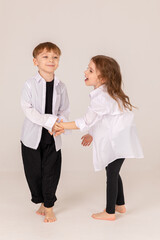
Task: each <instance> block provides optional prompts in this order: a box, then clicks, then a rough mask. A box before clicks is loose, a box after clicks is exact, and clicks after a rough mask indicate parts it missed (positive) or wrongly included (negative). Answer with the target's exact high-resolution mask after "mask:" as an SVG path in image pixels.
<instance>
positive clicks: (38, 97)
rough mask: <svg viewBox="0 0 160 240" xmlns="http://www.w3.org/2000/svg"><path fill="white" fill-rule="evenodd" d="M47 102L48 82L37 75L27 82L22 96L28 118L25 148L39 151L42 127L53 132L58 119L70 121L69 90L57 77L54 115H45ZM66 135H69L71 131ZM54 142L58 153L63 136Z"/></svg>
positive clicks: (26, 121) (24, 128)
mask: <svg viewBox="0 0 160 240" xmlns="http://www.w3.org/2000/svg"><path fill="white" fill-rule="evenodd" d="M45 101H46V81H45V80H44V79H43V78H42V77H41V75H40V74H39V73H37V75H36V76H34V77H32V78H31V79H29V80H27V81H26V82H25V84H24V87H23V91H22V95H21V106H22V109H23V111H24V114H25V116H26V118H25V120H24V124H23V128H22V133H21V141H22V143H23V144H24V145H25V146H27V147H30V148H33V149H37V147H38V145H39V142H40V139H41V134H42V127H44V128H46V129H47V130H49V131H52V127H53V125H54V123H55V122H56V120H57V118H59V120H61V119H63V121H64V122H66V121H68V117H69V112H70V111H69V99H68V94H67V89H66V87H65V84H64V83H62V82H61V81H59V80H58V78H57V77H56V76H54V90H53V103H52V114H45ZM65 133H66V134H67V133H69V130H66V131H65ZM53 137H54V136H53ZM54 140H55V146H56V150H57V151H58V150H59V149H61V145H62V143H61V136H60V135H59V136H57V137H54Z"/></svg>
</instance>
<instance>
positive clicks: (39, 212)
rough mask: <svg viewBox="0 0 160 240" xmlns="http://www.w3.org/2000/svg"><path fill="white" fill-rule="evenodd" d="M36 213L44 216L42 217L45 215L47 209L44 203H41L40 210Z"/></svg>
mask: <svg viewBox="0 0 160 240" xmlns="http://www.w3.org/2000/svg"><path fill="white" fill-rule="evenodd" d="M36 213H37V214H38V215H42V216H44V215H45V207H44V204H43V203H41V206H40V208H39V209H38V210H37V212H36Z"/></svg>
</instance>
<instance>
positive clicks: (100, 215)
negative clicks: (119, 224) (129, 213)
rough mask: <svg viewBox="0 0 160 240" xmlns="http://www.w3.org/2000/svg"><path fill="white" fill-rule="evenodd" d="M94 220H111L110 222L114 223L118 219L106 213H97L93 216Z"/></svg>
mask: <svg viewBox="0 0 160 240" xmlns="http://www.w3.org/2000/svg"><path fill="white" fill-rule="evenodd" d="M92 218H94V219H98V220H109V221H114V220H115V219H116V218H115V214H109V213H107V212H106V211H103V212H100V213H95V214H93V215H92Z"/></svg>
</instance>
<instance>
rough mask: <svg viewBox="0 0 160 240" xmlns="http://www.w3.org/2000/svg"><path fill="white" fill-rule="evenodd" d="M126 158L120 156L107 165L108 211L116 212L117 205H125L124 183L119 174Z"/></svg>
mask: <svg viewBox="0 0 160 240" xmlns="http://www.w3.org/2000/svg"><path fill="white" fill-rule="evenodd" d="M123 162H124V158H120V159H117V160H115V161H114V162H112V163H110V164H109V165H108V166H107V167H106V174H107V191H106V193H107V196H106V199H107V204H106V212H107V213H110V214H111V213H115V205H124V204H125V202H124V193H123V184H122V180H121V177H120V175H119V172H120V169H121V166H122V164H123Z"/></svg>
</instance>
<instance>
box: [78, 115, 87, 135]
mask: <svg viewBox="0 0 160 240" xmlns="http://www.w3.org/2000/svg"><path fill="white" fill-rule="evenodd" d="M75 124H76V126H77V127H78V128H79V129H80V131H81V132H84V131H88V129H89V127H88V126H87V125H86V123H85V121H84V119H83V118H78V119H76V120H75Z"/></svg>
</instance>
